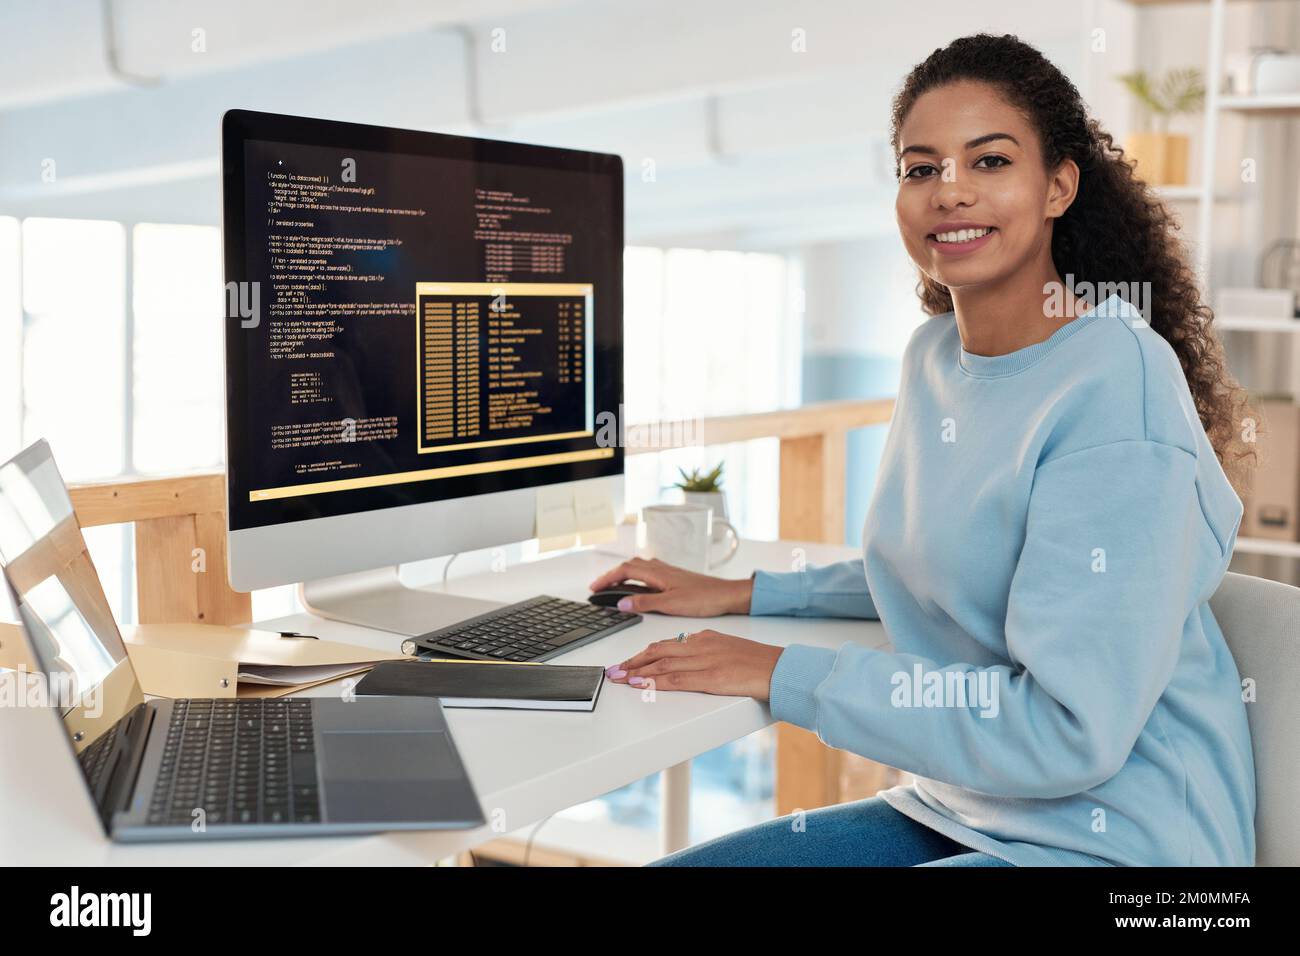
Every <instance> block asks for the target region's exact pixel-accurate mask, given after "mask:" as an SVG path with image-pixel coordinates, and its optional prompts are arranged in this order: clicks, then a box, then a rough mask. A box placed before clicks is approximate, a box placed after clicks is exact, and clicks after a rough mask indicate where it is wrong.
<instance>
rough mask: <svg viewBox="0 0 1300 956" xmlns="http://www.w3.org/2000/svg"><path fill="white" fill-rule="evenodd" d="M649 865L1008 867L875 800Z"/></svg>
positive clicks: (786, 821) (754, 830)
mask: <svg viewBox="0 0 1300 956" xmlns="http://www.w3.org/2000/svg"><path fill="white" fill-rule="evenodd" d="M649 865H650V866H1012V865H1013V864H1011V863H1008V862H1007V861H1006V860H1000V859H998V858H997V857H995V856H989V855H988V854H987V853H976V852H974V851H973V850H971V849H970V847H965V846H962V845H961V844H960V843H958V842H957V841H956V840H952V839H949V838H948V837H946V836H944V835H943V834H942V833H939V832H937V831H935V830H931V829H930V828H929V827H927V826H925V825H924V824H921V823H917V822H916V821H915V820H913V819H912V818H911V817H909V816H907V815H905V814H903V813H900V812H899V811H897V810H895V809H894V808H893V807H891V806H890V805H889V804H887V803H886V802H885V801H884V800H881V799H880V798H879V797H870V798H868V799H866V800H858V801H856V802H855V803H844V804H840V805H839V806H835V807H824V808H822V809H820V810H809V811H807V813H805V814H804V815H803V819H802V822H801V821H799V820H798V819H797V818H796V817H794V816H788V817H778V818H777V819H775V820H769V821H767V822H766V823H760V824H758V825H757V826H752V827H749V828H748V829H745V830H738V831H737V832H735V833H728V834H727V835H726V836H720V837H718V838H717V839H714V840H709V841H708V842H707V843H701V844H700V845H699V846H693V847H688V848H687V849H685V850H679V851H678V852H676V853H673V854H672V855H670V856H666V857H664V858H663V859H662V860H655V861H654V862H653V863H651V864H649Z"/></svg>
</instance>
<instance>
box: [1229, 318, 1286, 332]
mask: <svg viewBox="0 0 1300 956" xmlns="http://www.w3.org/2000/svg"><path fill="white" fill-rule="evenodd" d="M1213 326H1214V328H1216V329H1223V330H1224V331H1231V332H1300V319H1269V318H1256V317H1254V316H1249V315H1217V316H1215V317H1214V323H1213Z"/></svg>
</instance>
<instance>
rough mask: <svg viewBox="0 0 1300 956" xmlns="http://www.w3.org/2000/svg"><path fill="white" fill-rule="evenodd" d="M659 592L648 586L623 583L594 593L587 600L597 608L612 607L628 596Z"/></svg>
mask: <svg viewBox="0 0 1300 956" xmlns="http://www.w3.org/2000/svg"><path fill="white" fill-rule="evenodd" d="M659 591H660V589H659V588H652V587H650V586H649V585H648V584H628V583H627V582H626V581H625V582H623V583H622V584H612V585H610V586H609V587H607V588H605V589H604V590H601V591H595V592H593V593H592V595H591V597H589V598H587V600H588V601H590V602H591V603H592V604H594V605H596V606H597V607H614V606H615V605H617V604H618V601H619V598H625V597H627V596H628V595H629V594H658V593H659Z"/></svg>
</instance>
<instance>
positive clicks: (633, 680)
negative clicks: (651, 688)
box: [627, 677, 645, 687]
mask: <svg viewBox="0 0 1300 956" xmlns="http://www.w3.org/2000/svg"><path fill="white" fill-rule="evenodd" d="M627 682H628V683H629V684H635V685H636V686H637V687H640V686H641V685H642V684H644V683H645V678H644V677H629V678H628V679H627Z"/></svg>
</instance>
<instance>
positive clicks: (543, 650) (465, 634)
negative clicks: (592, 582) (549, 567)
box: [403, 595, 641, 663]
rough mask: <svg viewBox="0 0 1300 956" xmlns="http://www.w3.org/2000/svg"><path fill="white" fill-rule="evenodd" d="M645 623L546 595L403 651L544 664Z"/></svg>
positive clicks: (436, 634)
mask: <svg viewBox="0 0 1300 956" xmlns="http://www.w3.org/2000/svg"><path fill="white" fill-rule="evenodd" d="M640 620H641V615H639V614H628V613H626V612H624V611H619V610H617V609H616V608H609V607H597V606H596V605H594V604H591V603H589V602H587V601H566V600H564V599H562V598H555V597H549V596H546V595H543V596H541V597H535V598H530V599H528V600H527V601H520V602H519V603H518V604H510V605H507V606H506V607H503V608H498V609H497V610H495V611H489V612H488V613H487V614H480V615H479V616H478V617H472V618H470V619H469V620H467V621H461V622H460V623H459V624H453V625H452V626H451V627H445V628H441V629H439V630H437V631H430V632H429V633H428V634H422V635H421V636H419V637H417V638H415V639H414V640H413V641H411V642H408V643H409V644H410V645H411V646H410V647H409V648H408V647H405V646H404V648H403V649H404V650H406V651H407V653H415V652H417V651H418V652H419V653H421V655H422V656H424V657H429V656H433V657H437V656H439V655H445V656H447V657H464V658H470V659H473V660H489V661H515V662H517V663H518V662H523V661H545V660H549V659H551V658H552V657H555V656H556V655H558V654H563V653H564V652H565V651H570V650H572V649H573V648H575V647H578V646H579V645H582V644H589V643H591V642H592V641H595V640H598V639H600V638H602V637H605V636H606V635H607V634H612V633H614V632H615V631H621V630H622V629H623V628H625V627H630V626H631V625H633V624H636V623H638V622H639V621H640Z"/></svg>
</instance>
